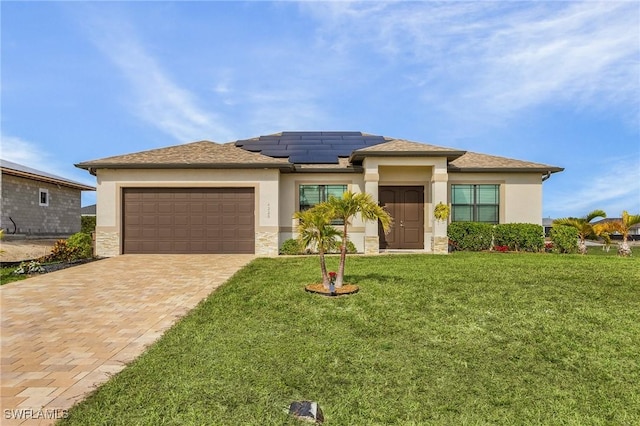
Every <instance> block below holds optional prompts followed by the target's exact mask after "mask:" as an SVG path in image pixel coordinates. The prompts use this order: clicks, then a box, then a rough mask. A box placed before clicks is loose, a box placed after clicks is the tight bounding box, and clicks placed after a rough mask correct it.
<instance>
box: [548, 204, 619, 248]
mask: <svg viewBox="0 0 640 426" xmlns="http://www.w3.org/2000/svg"><path fill="white" fill-rule="evenodd" d="M597 217H603V218H604V217H607V214H606V213H605V212H604V211H603V210H594V211H592V212H591V213H589V214H588V215H586V216H585V217H579V218H576V217H567V218H562V219H556V220H554V221H553V224H554V225H566V226H573V227H574V228H576V229H577V230H578V238H580V244H579V245H578V252H580V253H581V254H586V253H587V242H586V239H587V238H589V239H593V238H597V237H598V233H597V232H596V230H595V229H594V225H593V224H592V223H591V221H592V220H593V219H595V218H597Z"/></svg>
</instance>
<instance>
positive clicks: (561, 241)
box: [549, 225, 578, 253]
mask: <svg viewBox="0 0 640 426" xmlns="http://www.w3.org/2000/svg"><path fill="white" fill-rule="evenodd" d="M549 236H550V237H551V241H552V242H553V251H554V252H556V253H576V252H577V251H578V229H577V228H574V227H573V226H566V225H553V226H552V227H551V231H550V232H549Z"/></svg>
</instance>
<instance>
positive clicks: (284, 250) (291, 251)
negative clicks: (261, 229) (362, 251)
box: [280, 238, 358, 255]
mask: <svg viewBox="0 0 640 426" xmlns="http://www.w3.org/2000/svg"><path fill="white" fill-rule="evenodd" d="M357 252H358V250H357V249H356V246H355V244H353V243H352V242H351V241H347V253H350V254H354V253H357ZM307 253H308V254H314V253H312V252H311V251H310V250H308V249H305V248H302V247H300V242H299V241H298V240H297V239H295V238H289V239H288V240H285V241H284V242H283V243H282V246H281V247H280V254H287V255H295V254H307ZM330 253H340V249H339V248H338V249H337V250H333V251H331V252H330Z"/></svg>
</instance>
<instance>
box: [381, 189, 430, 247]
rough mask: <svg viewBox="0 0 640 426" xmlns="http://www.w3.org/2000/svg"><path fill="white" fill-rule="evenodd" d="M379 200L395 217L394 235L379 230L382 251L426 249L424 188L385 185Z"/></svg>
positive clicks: (392, 232)
mask: <svg viewBox="0 0 640 426" xmlns="http://www.w3.org/2000/svg"><path fill="white" fill-rule="evenodd" d="M378 198H379V200H380V205H382V206H383V207H385V208H386V209H387V211H388V212H389V213H390V214H391V216H392V217H393V226H392V228H391V232H389V233H388V234H387V235H385V234H384V233H383V232H382V230H381V229H380V231H379V237H380V248H381V249H423V248H424V187H423V186H381V187H380V189H379V194H378Z"/></svg>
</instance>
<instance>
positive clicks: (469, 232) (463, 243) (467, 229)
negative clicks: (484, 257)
mask: <svg viewBox="0 0 640 426" xmlns="http://www.w3.org/2000/svg"><path fill="white" fill-rule="evenodd" d="M492 231H493V225H491V224H489V223H480V222H453V223H451V224H450V225H449V226H448V230H447V236H448V237H449V240H450V241H451V245H452V246H453V247H455V248H456V250H469V251H480V250H489V248H490V247H491V239H492Z"/></svg>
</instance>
